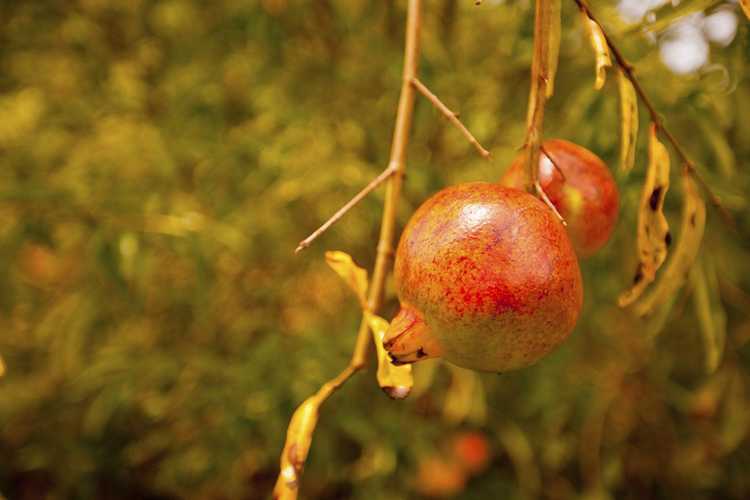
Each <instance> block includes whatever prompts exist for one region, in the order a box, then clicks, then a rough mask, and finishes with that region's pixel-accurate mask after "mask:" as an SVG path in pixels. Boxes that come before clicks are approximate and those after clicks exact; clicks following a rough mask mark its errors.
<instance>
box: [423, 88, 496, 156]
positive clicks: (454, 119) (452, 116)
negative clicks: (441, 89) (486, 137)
mask: <svg viewBox="0 0 750 500" xmlns="http://www.w3.org/2000/svg"><path fill="white" fill-rule="evenodd" d="M411 83H412V85H414V86H415V87H416V88H417V90H418V91H419V92H420V93H421V94H422V95H423V96H425V97H426V98H427V99H428V100H429V101H430V102H431V103H432V104H433V105H434V106H435V107H436V108H437V109H438V111H440V112H441V113H443V115H445V117H446V118H448V120H450V122H451V123H453V125H455V126H456V127H458V130H460V131H461V133H462V134H464V137H466V138H467V139H468V140H469V142H470V143H471V144H472V145H473V146H474V147H475V148H476V149H477V151H478V152H479V154H480V155H481V156H482V158H485V159H487V160H489V159H490V156H491V155H490V152H489V151H487V150H486V149H484V148H483V147H482V145H481V144H479V141H477V139H476V138H475V137H474V136H473V135H472V134H471V132H469V129H467V128H466V126H464V124H463V123H461V120H459V119H458V113H455V112H453V111H451V110H450V108H448V106H446V105H445V104H443V102H442V101H441V100H440V99H439V98H438V96H436V95H435V94H433V93H432V92H431V91H430V89H428V88H427V87H426V86H425V84H424V83H422V82H421V81H419V79H418V78H413V79H412V81H411Z"/></svg>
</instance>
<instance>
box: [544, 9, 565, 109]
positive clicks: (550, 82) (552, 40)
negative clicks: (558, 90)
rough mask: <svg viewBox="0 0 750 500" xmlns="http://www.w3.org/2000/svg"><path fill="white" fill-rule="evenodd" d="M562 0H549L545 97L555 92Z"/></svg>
mask: <svg viewBox="0 0 750 500" xmlns="http://www.w3.org/2000/svg"><path fill="white" fill-rule="evenodd" d="M561 4H562V0H550V6H549V15H550V31H549V33H548V34H547V41H548V43H549V45H548V47H547V48H548V51H547V85H546V94H547V97H552V94H554V93H555V75H556V74H557V62H558V59H559V58H560V36H561V35H560V32H561V28H560V16H561V10H562V5H561Z"/></svg>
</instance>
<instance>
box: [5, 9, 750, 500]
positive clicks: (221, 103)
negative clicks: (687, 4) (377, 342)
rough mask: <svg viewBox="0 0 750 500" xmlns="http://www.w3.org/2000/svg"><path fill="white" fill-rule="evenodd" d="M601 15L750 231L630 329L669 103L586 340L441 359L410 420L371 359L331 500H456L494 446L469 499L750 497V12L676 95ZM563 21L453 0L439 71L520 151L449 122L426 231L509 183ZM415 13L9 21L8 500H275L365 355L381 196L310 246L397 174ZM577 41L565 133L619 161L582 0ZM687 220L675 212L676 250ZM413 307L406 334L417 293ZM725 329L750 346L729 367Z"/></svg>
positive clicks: (427, 37) (334, 431)
mask: <svg viewBox="0 0 750 500" xmlns="http://www.w3.org/2000/svg"><path fill="white" fill-rule="evenodd" d="M693 3H696V2H693ZM714 4H715V3H714ZM592 8H593V9H594V10H596V11H597V13H600V16H601V20H602V21H603V23H604V24H605V25H607V26H608V27H611V31H612V33H613V34H615V37H616V38H617V40H618V42H619V43H620V46H621V48H622V50H623V52H625V53H626V55H627V56H628V59H629V60H630V61H631V62H633V63H634V64H635V65H636V67H637V73H638V76H639V78H640V79H641V81H642V84H643V85H644V86H645V87H646V88H647V90H648V92H649V94H650V95H652V96H653V98H654V101H655V104H656V105H657V108H658V109H659V110H660V111H661V112H662V113H663V115H664V116H665V117H666V120H667V122H668V124H669V126H670V128H671V129H673V130H674V133H675V135H677V136H678V137H679V138H680V139H681V140H682V142H683V144H684V145H685V146H686V149H687V150H688V151H689V152H690V154H691V156H692V157H693V158H694V159H695V160H696V162H697V163H698V165H699V166H700V169H701V173H702V174H703V176H704V177H705V178H706V179H707V181H708V183H709V184H710V185H711V186H712V188H713V189H714V190H715V191H716V192H717V193H718V194H719V195H720V196H721V198H722V200H723V202H724V204H725V205H726V206H727V207H728V208H729V209H730V210H731V211H732V212H733V214H734V216H735V220H736V224H737V225H736V228H735V229H734V230H732V229H729V228H728V227H727V226H726V225H724V224H723V223H722V221H721V219H720V218H719V217H718V216H717V213H716V211H715V210H712V209H711V207H710V206H709V207H708V220H707V228H706V237H705V239H704V243H703V246H702V250H701V254H700V257H699V266H700V267H699V268H697V270H693V271H692V272H691V273H690V276H689V279H688V280H687V286H686V287H685V288H683V289H682V290H681V291H679V292H678V293H677V294H676V295H673V297H672V300H671V301H669V304H667V305H666V306H663V307H661V308H660V309H659V310H658V313H657V314H655V315H653V316H652V317H649V318H647V319H644V320H642V319H639V318H638V317H636V316H635V315H633V314H631V313H630V312H629V311H628V310H622V309H620V308H618V306H617V305H616V301H617V296H618V294H619V293H620V292H621V291H622V290H624V289H625V288H626V287H627V286H628V285H629V283H630V282H631V280H632V273H633V271H634V270H635V268H636V265H637V261H638V255H637V253H636V250H635V249H636V242H635V235H636V219H637V211H638V205H639V198H640V192H641V185H642V183H643V180H644V177H645V171H646V168H645V167H646V165H647V149H648V148H647V142H648V141H647V138H646V133H647V130H648V127H647V126H646V125H647V121H646V120H647V116H645V113H641V117H640V119H641V126H640V127H639V129H640V130H641V132H640V137H639V141H638V144H637V152H636V157H635V166H634V167H633V169H632V171H631V172H630V174H629V175H626V174H625V173H619V174H618V179H619V185H620V188H621V194H622V211H621V216H620V222H619V224H618V228H617V230H616V234H615V236H614V238H613V241H612V242H611V243H610V244H609V245H608V246H607V247H606V248H605V249H604V251H603V252H601V253H600V254H599V255H597V256H595V257H593V258H591V259H589V260H587V261H585V262H583V263H582V267H583V272H584V281H585V287H586V296H585V306H584V312H583V318H582V320H581V322H580V323H579V326H578V327H577V329H576V332H575V333H574V334H573V336H572V337H571V339H570V340H569V341H568V342H567V343H566V344H565V345H564V346H563V347H562V348H561V349H560V350H558V351H557V352H556V353H554V354H553V355H551V356H549V357H548V358H546V359H545V360H543V361H541V362H540V363H538V364H537V365H536V366H534V367H532V368H529V369H526V370H522V371H518V372H512V373H507V374H504V375H502V376H498V375H496V374H481V375H478V376H476V377H475V378H472V376H471V375H469V376H467V375H466V374H461V373H460V372H456V371H455V370H452V369H449V368H448V367H447V365H439V364H438V363H435V362H431V361H430V362H425V364H424V365H421V366H419V365H418V366H415V369H414V372H415V379H416V380H415V388H414V391H413V393H412V395H411V396H410V397H409V398H408V399H406V400H405V401H400V402H396V401H391V400H389V399H388V398H387V397H386V396H384V395H383V394H382V392H381V391H380V389H379V388H378V387H377V384H376V382H375V373H374V372H375V370H374V366H375V365H374V363H373V362H372V361H371V362H370V367H369V368H368V370H366V371H365V372H364V374H360V375H359V376H358V377H356V378H354V379H353V380H351V381H350V382H349V383H348V384H347V385H346V386H345V387H343V388H342V389H341V391H340V392H339V393H337V394H336V395H334V396H333V397H332V398H331V401H330V402H329V403H328V404H327V405H326V406H325V407H324V408H323V409H322V411H321V414H320V422H319V423H318V429H317V432H316V435H315V439H314V440H313V442H312V447H311V449H310V458H309V459H308V465H307V469H306V471H305V474H304V476H303V479H302V482H303V496H304V498H311V499H312V498H321V499H322V498H357V499H379V498H383V499H385V498H388V499H401V498H403V499H406V498H412V497H414V496H416V495H419V494H420V492H422V493H425V494H426V493H430V494H434V493H435V491H434V488H432V489H430V488H426V487H424V486H421V483H423V482H424V480H425V479H429V478H430V474H429V472H430V471H429V470H428V472H427V473H425V472H424V468H425V465H424V464H425V463H430V461H432V463H435V459H434V457H435V456H436V455H440V456H442V455H444V454H446V453H449V450H450V446H449V436H451V435H453V434H454V433H456V432H457V431H458V429H464V428H471V429H473V430H478V431H480V432H481V433H483V434H484V435H485V436H486V439H487V441H488V443H489V448H490V450H491V457H492V458H491V462H490V463H489V465H488V466H487V467H486V468H485V469H484V470H483V471H481V472H479V473H477V474H476V475H474V476H473V477H472V478H471V479H469V480H468V482H466V481H455V482H454V490H453V491H454V492H455V494H456V495H458V497H459V498H467V499H470V498H496V497H499V496H502V497H505V496H508V497H511V498H522V497H537V496H540V495H543V496H546V497H549V498H576V497H592V498H593V497H601V498H606V497H607V496H617V497H634V498H646V497H663V498H697V497H703V496H711V497H722V498H743V497H747V496H748V495H750V478H748V476H747V474H746V473H745V472H746V471H747V470H748V467H750V438H749V437H748V429H749V428H750V387H749V385H750V346H748V340H750V319H749V318H748V316H747V312H746V311H747V310H748V307H749V306H750V295H748V292H746V291H747V290H750V259H748V253H747V251H748V248H747V245H748V242H749V241H750V223H749V222H748V220H750V218H748V217H747V215H748V212H749V211H750V210H749V209H748V206H747V201H746V198H745V193H747V192H748V188H749V187H750V186H748V184H750V174H748V173H747V169H745V168H743V166H745V165H746V164H747V163H748V160H750V120H748V119H747V117H748V116H750V75H748V70H750V41H749V40H748V36H750V30H749V29H748V24H747V23H746V22H745V21H744V20H742V21H740V27H739V31H738V34H737V36H736V37H735V39H734V41H733V42H732V43H731V44H730V45H728V46H726V47H718V46H714V47H713V49H712V52H711V60H712V65H711V66H709V67H708V68H707V69H706V70H704V71H701V72H699V73H698V74H695V75H692V76H676V75H674V74H672V73H670V71H669V70H668V69H667V68H666V67H664V65H663V64H662V62H661V61H660V59H659V54H658V50H657V48H656V46H655V45H654V43H653V37H650V36H649V35H648V34H646V35H644V34H642V33H641V32H640V31H638V30H636V31H633V30H631V31H630V32H628V33H627V35H622V36H617V34H622V33H625V32H626V31H627V30H628V27H627V26H626V25H625V24H624V23H623V22H622V21H621V20H619V17H618V15H617V12H616V10H615V9H614V7H613V5H612V3H610V2H604V1H601V2H592ZM711 8H717V7H716V6H715V5H714V6H712V7H711ZM730 8H731V9H733V10H734V11H735V12H736V13H737V14H740V10H739V6H737V5H735V4H730ZM533 10H534V9H533V3H531V2H527V1H521V0H518V1H515V0H513V1H511V0H508V1H506V2H490V1H486V2H484V3H483V4H482V5H479V6H475V5H474V2H470V1H461V2H459V1H458V0H441V1H435V2H429V3H428V4H427V5H426V6H425V16H424V26H423V36H422V45H423V59H422V61H421V69H420V79H421V80H422V81H423V82H425V83H426V84H427V85H428V86H429V87H430V88H431V89H432V90H433V91H435V93H436V94H437V95H439V96H440V97H441V99H442V100H443V101H444V102H445V103H446V104H447V105H448V107H450V109H452V110H456V111H460V112H461V119H462V121H463V122H464V123H465V124H466V126H467V127H468V128H469V130H471V131H472V133H473V134H474V135H475V136H476V137H477V139H479V141H480V142H481V143H482V144H483V145H484V146H485V147H487V148H488V149H489V150H490V151H491V152H492V155H493V159H492V161H490V162H488V161H486V160H485V159H483V158H482V157H481V156H479V155H477V154H476V152H475V151H474V149H473V147H472V145H471V144H469V143H468V142H467V141H466V140H465V138H464V137H463V136H462V135H461V134H460V133H459V132H458V131H456V130H455V129H454V128H453V127H452V126H451V124H450V123H449V122H447V121H446V120H445V119H443V117H442V115H440V114H439V113H438V112H437V111H435V110H434V109H433V107H432V106H431V105H430V103H429V102H427V101H425V100H420V101H419V102H418V104H417V112H416V116H415V120H414V124H413V131H412V140H411V145H410V149H409V161H408V168H407V172H408V176H407V179H406V183H405V185H404V197H405V202H404V203H402V204H401V207H400V212H399V215H398V220H399V227H403V223H404V222H405V221H406V220H407V218H408V216H409V214H410V213H411V212H412V211H413V210H414V208H415V207H416V206H417V205H418V204H419V203H420V202H421V201H422V200H424V199H425V198H426V197H427V196H428V195H429V194H430V193H432V192H434V191H435V190H437V189H439V188H441V187H443V186H446V185H449V184H453V183H457V182H462V181H469V180H495V179H499V177H500V176H501V174H502V172H503V170H504V168H505V167H506V166H507V165H508V164H509V163H510V160H511V159H512V158H513V157H514V156H515V154H516V148H518V146H520V145H521V144H522V142H523V140H524V135H525V132H526V131H525V124H524V118H525V114H526V104H527V100H526V95H527V92H528V88H529V81H528V78H529V77H528V70H529V65H530V62H531V52H532V40H531V37H532V31H533V29H532V26H533V21H532V19H533ZM665 15H672V14H670V13H669V12H667V13H665ZM404 17H405V16H404V5H403V2H394V1H392V0H390V1H374V0H369V1H368V0H320V1H314V2H304V1H301V0H261V1H258V0H250V1H239V0H217V1H214V2H207V1H201V0H192V1H191V0H165V1H158V2H146V1H143V0H138V1H133V0H109V1H104V0H78V1H76V2H63V1H61V0H44V1H37V2H3V3H2V4H1V5H0V150H1V151H2V155H1V156H0V162H1V163H2V168H1V169H0V274H1V275H2V278H3V283H4V286H3V289H2V293H0V331H1V332H2V335H0V356H1V357H2V361H3V364H4V366H5V373H4V375H3V376H2V378H0V451H1V453H0V492H2V494H4V495H6V496H7V497H8V498H45V497H49V498H139V497H147V498H250V499H256V498H257V499H261V498H267V497H268V495H269V494H270V490H271V488H272V486H273V483H274V481H275V478H276V474H277V472H278V458H279V453H280V451H281V447H282V445H283V442H284V436H285V433H286V428H287V424H288V422H289V417H290V415H291V414H292V412H293V410H294V408H296V407H297V405H299V403H300V402H302V401H303V400H304V399H305V398H307V397H308V396H310V395H311V394H313V393H314V392H315V391H316V390H317V389H318V387H319V386H320V384H321V383H322V382H324V381H325V380H327V379H328V378H330V377H331V376H333V375H335V374H336V373H337V372H338V371H339V370H340V369H341V368H342V367H343V366H345V365H346V363H347V360H348V358H349V353H350V352H351V347H352V344H353V342H354V337H355V335H356V329H357V325H358V321H359V314H360V307H359V306H358V304H357V303H356V301H355V300H354V299H353V298H352V294H351V293H350V292H349V290H347V289H346V286H345V285H344V284H343V283H342V282H341V280H340V279H339V278H338V277H337V276H336V274H335V273H333V272H332V271H331V270H330V269H329V268H328V267H327V266H326V263H325V259H324V251H325V250H326V249H330V248H336V249H341V250H345V251H346V252H347V253H349V254H351V255H352V256H353V257H354V260H355V261H356V262H358V263H359V264H360V265H365V267H370V263H372V262H373V260H374V258H375V252H376V249H375V244H374V243H375V242H376V241H377V227H378V224H379V219H380V215H381V214H380V207H381V206H382V198H383V192H382V190H377V191H375V192H374V193H373V194H372V195H370V197H368V198H367V199H365V200H364V201H363V202H362V203H361V204H360V205H358V207H357V208H355V209H354V210H352V211H351V212H350V213H349V214H348V215H347V216H346V217H345V218H344V219H343V220H342V221H340V222H339V223H337V224H336V225H335V226H333V227H332V228H331V229H330V230H329V231H328V232H327V233H325V234H324V235H323V236H322V237H321V238H320V239H319V240H317V241H316V242H315V243H314V244H313V245H312V246H311V248H309V249H307V250H306V251H305V252H304V253H302V254H301V255H298V256H294V255H293V249H294V248H295V246H296V245H297V243H298V242H299V240H300V239H301V238H302V237H304V236H306V235H307V234H308V233H309V232H310V231H311V230H312V229H314V228H315V227H317V225H319V224H320V222H322V221H323V220H325V219H326V218H327V217H328V216H329V215H330V214H332V213H333V212H334V211H335V210H336V209H337V208H338V207H339V206H341V205H342V204H343V203H344V202H346V201H347V200H348V199H349V198H350V197H351V196H352V195H353V194H354V193H356V192H357V191H358V190H359V189H360V188H361V187H362V186H364V185H365V184H367V182H369V180H370V179H371V178H372V177H374V176H375V175H377V174H378V173H379V172H380V171H382V169H383V168H384V167H385V164H386V162H387V158H388V147H389V144H390V139H391V134H392V127H393V117H394V113H395V107H396V101H397V98H398V89H399V86H400V75H401V73H400V71H401V63H402V44H403V31H404ZM562 28H563V29H562V34H561V48H560V62H559V66H558V68H557V80H556V84H555V93H554V96H552V98H551V99H550V100H549V102H548V105H547V109H546V113H545V135H546V136H547V137H564V138H566V139H569V140H572V141H575V142H577V143H579V144H582V145H585V146H586V147H588V148H589V149H591V150H593V151H595V152H596V153H597V154H599V155H600V156H601V157H602V158H604V159H605V160H606V161H607V163H608V164H609V165H610V166H611V167H612V168H613V170H616V169H617V165H618V162H619V158H620V144H619V138H620V118H619V114H618V113H619V112H618V110H619V101H618V95H617V94H618V92H617V86H618V83H617V78H614V75H612V74H610V76H611V78H608V79H607V80H606V83H604V84H603V85H604V86H603V89H602V90H601V91H597V90H595V89H593V88H592V85H591V79H592V71H593V69H592V68H593V65H594V60H593V58H594V56H593V54H592V52H591V50H590V47H589V43H588V40H587V39H586V37H585V35H584V34H583V32H582V31H581V25H580V20H579V18H578V13H577V9H576V7H575V5H574V3H573V2H563V3H562ZM659 36H668V33H666V34H663V35H659ZM672 158H673V161H674V156H673V157H672ZM675 167H676V164H675ZM672 170H673V173H672V178H673V185H677V184H678V183H677V182H676V178H675V176H676V175H678V170H679V169H677V168H673V169H672ZM681 204H682V199H681V194H680V191H679V190H677V189H672V190H670V192H669V194H668V195H667V197H666V200H665V204H664V213H665V215H666V218H667V219H668V220H669V222H670V224H669V226H670V227H671V228H679V227H680V224H679V221H680V209H681ZM677 231H679V229H677ZM679 236H680V234H679V232H676V234H675V241H677V240H678V239H679ZM668 262H669V260H667V264H665V267H667V266H668ZM386 299H387V302H386V307H385V308H384V310H383V311H381V315H382V316H383V317H386V318H388V317H390V315H392V313H393V312H394V310H395V307H396V301H395V297H394V296H393V293H392V286H390V287H389V288H388V294H387V297H386ZM723 332H726V342H725V348H724V351H723V353H721V352H719V351H716V352H713V353H711V354H709V355H707V354H706V350H705V348H706V347H709V348H710V347H711V346H713V348H714V349H718V348H719V347H720V346H721V345H722V344H724V341H723ZM657 333H659V335H657ZM719 336H721V338H719ZM712 339H714V340H713V341H712ZM717 356H718V358H717ZM0 366H3V365H0ZM714 367H715V370H714V369H713V368H714ZM467 391H469V392H468V394H471V395H470V396H468V397H467ZM456 485H457V486H456Z"/></svg>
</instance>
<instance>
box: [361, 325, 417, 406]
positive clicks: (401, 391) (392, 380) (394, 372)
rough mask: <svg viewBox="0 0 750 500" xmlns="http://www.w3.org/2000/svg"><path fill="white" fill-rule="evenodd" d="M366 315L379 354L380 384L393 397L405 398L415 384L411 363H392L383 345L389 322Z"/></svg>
mask: <svg viewBox="0 0 750 500" xmlns="http://www.w3.org/2000/svg"><path fill="white" fill-rule="evenodd" d="M365 316H366V318H367V324H368V326H369V327H370V330H371V331H372V336H373V339H374V341H375V350H376V352H377V355H378V373H377V378H378V385H379V386H380V388H381V389H383V391H385V393H386V394H388V396H390V397H392V398H393V399H403V398H405V397H406V396H408V395H409V393H410V392H411V388H412V386H413V385H414V378H413V376H412V368H411V365H401V366H396V365H394V364H393V363H391V358H390V356H389V355H388V353H387V352H386V350H385V347H383V336H384V335H385V332H386V330H388V326H389V325H388V322H387V321H386V320H384V319H383V318H381V317H380V316H376V315H375V314H370V313H365Z"/></svg>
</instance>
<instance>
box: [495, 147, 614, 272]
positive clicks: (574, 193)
mask: <svg viewBox="0 0 750 500" xmlns="http://www.w3.org/2000/svg"><path fill="white" fill-rule="evenodd" d="M543 148H544V152H546V153H547V154H548V155H549V156H550V157H552V161H550V158H549V157H548V156H547V154H544V153H542V154H541V155H540V160H539V183H540V184H541V186H542V189H543V190H544V192H545V193H546V194H547V196H548V197H549V199H550V201H551V202H552V204H553V205H555V208H557V210H558V211H559V212H560V214H561V215H562V216H563V218H564V219H565V221H566V222H567V223H568V233H569V234H570V239H571V241H572V242H573V246H574V247H575V249H576V252H578V255H580V256H581V257H588V256H591V255H592V254H593V253H595V252H596V251H597V250H599V249H600V248H601V247H602V246H604V244H605V243H606V242H607V240H609V237H610V236H611V235H612V230H613V229H614V227H615V223H616V222H617V210H618V206H619V194H618V192H617V185H616V184H615V181H614V179H613V178H612V174H611V173H610V171H609V168H607V165H606V164H605V163H604V162H603V161H602V160H601V159H600V158H599V157H598V156H596V155H595V154H594V153H592V152H591V151H589V150H588V149H586V148H584V147H581V146H579V145H577V144H573V143H572V142H568V141H564V140H562V139H551V140H548V141H545V142H544V144H543ZM525 161H526V156H525V155H524V154H523V153H521V154H519V155H518V157H516V159H515V160H514V161H513V163H512V164H511V166H510V168H508V170H507V171H506V172H505V175H504V176H503V177H502V178H501V179H500V184H502V185H503V186H509V187H516V188H523V187H524V186H525V184H526V168H525V166H526V163H525ZM553 162H554V163H553ZM558 169H559V170H558Z"/></svg>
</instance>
